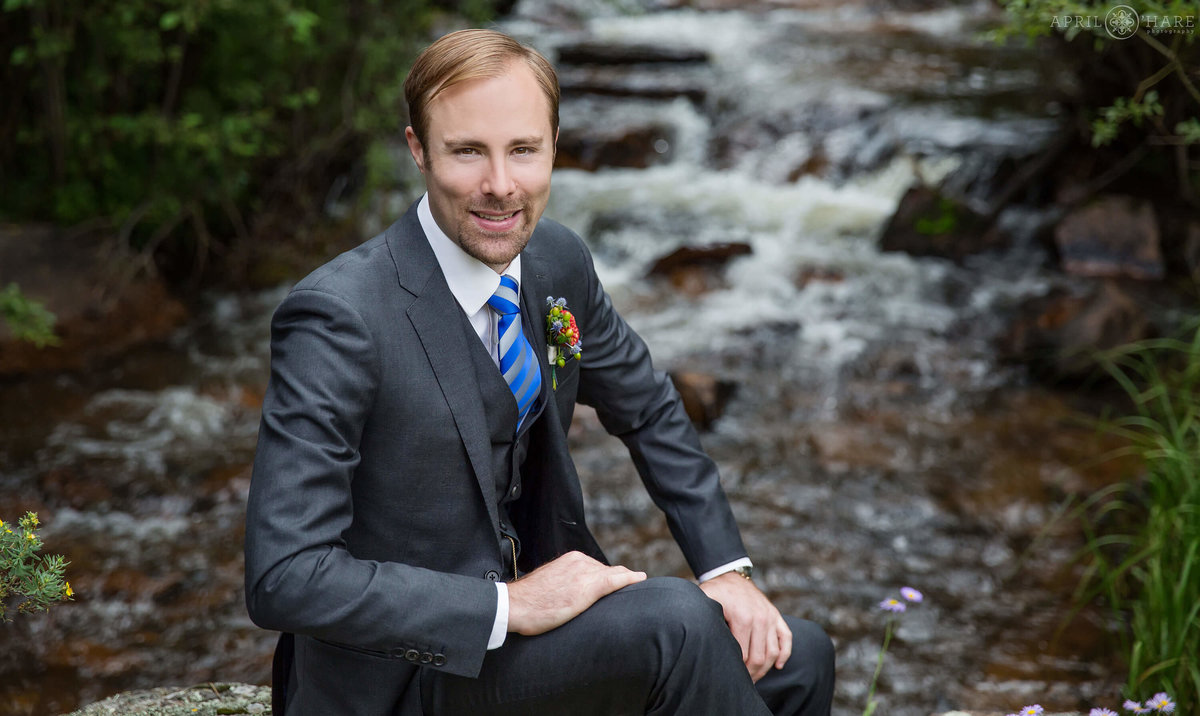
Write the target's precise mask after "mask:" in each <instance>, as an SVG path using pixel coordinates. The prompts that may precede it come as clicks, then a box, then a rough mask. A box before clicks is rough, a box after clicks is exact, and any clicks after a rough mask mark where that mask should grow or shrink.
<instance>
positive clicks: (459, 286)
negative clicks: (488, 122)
mask: <svg viewBox="0 0 1200 716" xmlns="http://www.w3.org/2000/svg"><path fill="white" fill-rule="evenodd" d="M417 218H418V219H419V220H420V222H421V229H422V230H424V231H425V237H426V238H427V239H428V240H429V247H430V248H432V249H433V255H434V256H435V257H436V258H437V262H438V266H440V267H441V269H442V273H443V274H445V276H446V283H447V284H449V285H450V293H452V294H454V298H455V300H457V301H458V305H459V306H461V307H462V310H463V313H465V314H467V320H469V321H470V322H471V327H472V328H474V329H475V334H476V335H478V336H479V340H481V341H483V345H484V347H485V348H487V349H488V354H489V355H491V356H492V360H493V361H495V363H496V366H497V367H499V365H500V356H499V352H498V347H497V344H498V343H499V336H497V335H496V318H495V312H493V311H492V310H491V309H489V308H488V305H487V300H488V299H489V298H491V297H492V294H494V293H495V292H496V289H497V288H499V287H500V274H498V273H496V272H495V271H494V270H492V268H491V267H489V266H488V265H487V264H484V263H483V262H482V261H480V260H479V259H476V258H475V257H473V256H471V255H469V254H468V253H467V252H466V251H463V250H462V248H461V247H460V246H459V245H458V244H456V243H454V242H453V241H451V240H450V237H449V236H446V232H444V231H442V228H441V227H440V226H438V224H437V222H436V221H434V218H433V212H432V211H430V209H429V195H428V194H426V195H425V196H422V197H421V201H420V203H418V204H417ZM504 273H505V274H507V275H509V276H512V277H513V278H514V279H516V281H517V286H518V291H517V294H518V295H520V290H519V287H520V285H521V255H520V254H517V257H516V258H514V259H513V260H512V263H510V264H509V265H508V268H506V269H504ZM749 566H751V562H750V558H749V557H742V558H741V559H737V560H734V561H732V562H730V563H728V564H724V565H721V566H720V567H717V568H716V569H710V570H709V571H707V572H705V573H704V574H702V575H700V580H699V581H701V582H706V581H708V580H710V579H712V578H713V577H717V576H720V575H722V574H725V573H726V572H732V571H733V570H735V569H737V568H738V567H749ZM496 592H497V597H498V599H497V600H496V620H495V621H494V622H492V634H491V637H490V638H489V639H488V645H487V648H488V649H489V650H491V649H496V648H499V647H500V646H502V645H503V644H504V639H505V637H506V636H507V634H508V585H507V584H505V583H504V582H496Z"/></svg>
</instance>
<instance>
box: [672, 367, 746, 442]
mask: <svg viewBox="0 0 1200 716" xmlns="http://www.w3.org/2000/svg"><path fill="white" fill-rule="evenodd" d="M671 382H673V383H674V384H675V389H676V390H677V391H679V395H680V397H682V398H683V408H684V410H686V411H687V414H688V417H689V418H691V420H692V423H693V424H694V425H695V426H696V427H697V428H698V429H700V430H708V429H710V428H711V427H712V424H713V423H714V422H716V420H717V418H719V417H721V414H722V413H723V412H725V406H726V405H728V404H729V399H730V398H732V397H733V394H734V392H735V391H736V389H737V384H736V383H734V382H732V381H728V380H721V379H719V378H715V377H713V376H711V375H707V374H705V373H693V372H688V371H673V372H672V373H671Z"/></svg>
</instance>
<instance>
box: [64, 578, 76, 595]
mask: <svg viewBox="0 0 1200 716" xmlns="http://www.w3.org/2000/svg"><path fill="white" fill-rule="evenodd" d="M63 593H64V594H66V595H67V596H68V597H73V596H75V590H74V589H71V583H70V582H63Z"/></svg>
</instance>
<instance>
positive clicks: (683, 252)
mask: <svg viewBox="0 0 1200 716" xmlns="http://www.w3.org/2000/svg"><path fill="white" fill-rule="evenodd" d="M752 253H754V250H753V249H751V248H750V245H749V244H746V243H742V242H738V241H735V242H730V243H727V244H709V245H708V246H681V247H679V248H677V249H675V250H674V251H672V252H671V253H669V254H667V255H666V256H663V257H662V258H660V259H659V260H657V261H655V262H654V265H653V266H651V267H650V271H649V275H651V276H665V275H668V274H670V273H671V272H672V271H676V270H678V269H681V268H685V267H690V266H703V267H708V268H714V267H718V266H724V265H725V264H726V263H729V260H730V259H732V258H733V257H735V256H748V255H749V254H752Z"/></svg>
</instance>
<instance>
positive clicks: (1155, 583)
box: [1079, 326, 1200, 711]
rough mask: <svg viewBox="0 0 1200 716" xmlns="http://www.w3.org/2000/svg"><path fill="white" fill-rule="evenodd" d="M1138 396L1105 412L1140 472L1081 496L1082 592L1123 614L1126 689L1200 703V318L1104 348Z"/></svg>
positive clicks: (1116, 374) (1112, 369)
mask: <svg viewBox="0 0 1200 716" xmlns="http://www.w3.org/2000/svg"><path fill="white" fill-rule="evenodd" d="M1102 361H1103V364H1104V366H1105V368H1106V369H1107V371H1108V373H1109V374H1110V375H1111V376H1112V377H1113V378H1114V379H1115V380H1116V381H1117V383H1118V384H1120V386H1121V387H1122V389H1124V391H1125V393H1127V394H1128V396H1129V398H1130V399H1131V401H1132V405H1133V408H1132V410H1131V414H1129V415H1126V416H1124V417H1121V418H1117V419H1114V420H1109V421H1106V423H1105V427H1106V429H1108V430H1109V431H1111V432H1113V433H1115V434H1116V435H1118V436H1120V437H1122V438H1124V439H1125V440H1126V441H1127V443H1128V446H1129V447H1128V448H1126V450H1125V451H1126V452H1127V453H1132V454H1134V455H1136V456H1137V457H1138V458H1140V460H1141V462H1142V464H1143V466H1144V470H1143V474H1142V475H1141V476H1140V477H1139V478H1138V479H1137V480H1134V481H1131V482H1126V483H1121V484H1117V485H1114V486H1111V487H1109V488H1107V489H1106V490H1104V491H1102V492H1101V493H1099V494H1097V495H1093V496H1092V498H1091V499H1089V500H1088V501H1087V503H1085V506H1084V507H1085V509H1084V514H1085V519H1084V529H1085V531H1086V535H1087V540H1088V541H1087V546H1086V548H1085V550H1086V555H1087V565H1088V566H1087V570H1086V572H1085V575H1084V579H1083V581H1082V582H1081V584H1080V592H1079V596H1080V597H1081V598H1082V599H1083V600H1087V601H1090V600H1091V599H1094V598H1096V597H1098V596H1099V597H1103V598H1104V599H1106V600H1107V602H1108V605H1109V606H1110V607H1111V608H1112V609H1113V610H1114V612H1115V614H1116V615H1117V616H1118V617H1119V618H1120V619H1121V620H1122V623H1123V625H1124V627H1125V628H1124V629H1123V630H1122V631H1121V634H1120V638H1121V641H1122V647H1123V650H1124V653H1125V654H1127V655H1128V659H1129V681H1128V684H1127V685H1126V689H1127V691H1128V693H1127V694H1126V695H1127V696H1128V697H1129V698H1133V699H1142V698H1145V697H1147V696H1149V694H1150V693H1152V692H1156V691H1167V692H1170V693H1172V694H1174V695H1175V697H1176V701H1177V703H1179V704H1181V705H1182V706H1183V707H1184V709H1185V711H1186V709H1187V708H1189V707H1190V706H1189V705H1191V706H1195V705H1200V326H1198V327H1197V328H1196V329H1195V335H1194V336H1193V337H1192V338H1191V340H1190V341H1189V340H1178V339H1158V340H1151V341H1143V342H1140V343H1137V344H1134V345H1132V346H1129V347H1126V348H1123V349H1120V350H1118V351H1114V352H1110V353H1108V354H1106V355H1104V356H1103V357H1102Z"/></svg>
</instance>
